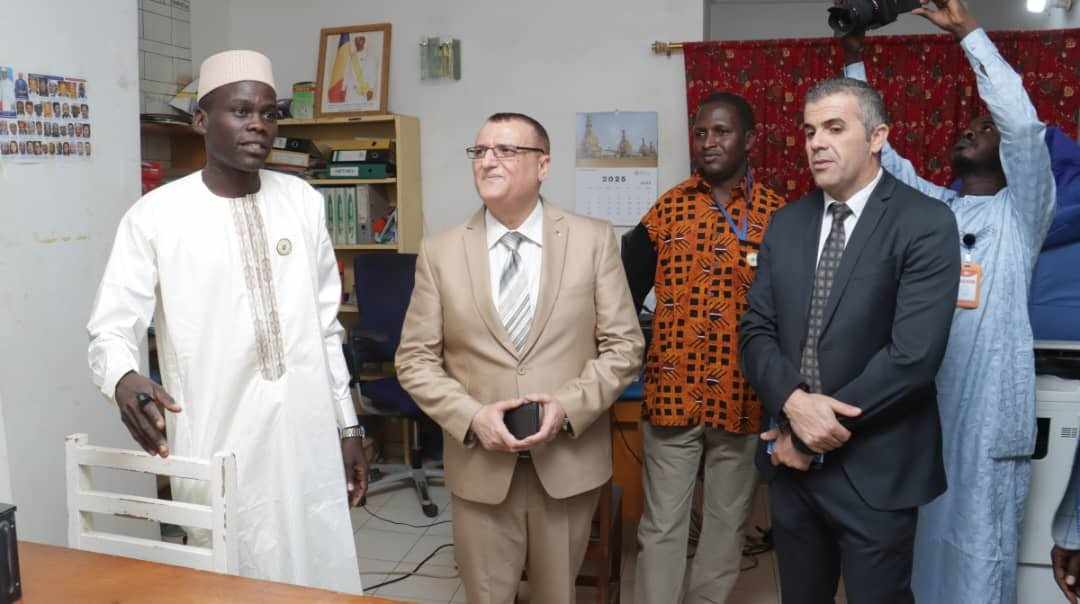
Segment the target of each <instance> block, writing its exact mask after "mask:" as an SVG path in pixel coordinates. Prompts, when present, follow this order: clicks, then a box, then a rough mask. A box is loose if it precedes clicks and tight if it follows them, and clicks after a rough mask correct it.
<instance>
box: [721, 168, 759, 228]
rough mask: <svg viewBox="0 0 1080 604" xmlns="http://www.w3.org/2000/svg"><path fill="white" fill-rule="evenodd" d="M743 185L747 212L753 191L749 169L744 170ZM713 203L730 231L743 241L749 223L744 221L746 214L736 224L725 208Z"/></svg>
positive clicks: (752, 178)
mask: <svg viewBox="0 0 1080 604" xmlns="http://www.w3.org/2000/svg"><path fill="white" fill-rule="evenodd" d="M744 186H745V187H746V193H745V196H746V213H747V214H749V213H750V196H751V195H752V194H753V191H754V176H753V175H752V174H751V173H750V170H749V169H747V171H746V183H745V184H744ZM713 205H714V206H715V207H716V209H717V210H720V213H721V214H723V215H724V218H726V219H727V223H728V226H730V227H731V232H733V233H735V236H736V237H738V238H739V241H741V242H745V241H746V235H747V232H748V231H749V225H748V224H747V223H746V214H744V215H743V217H742V221H741V222H742V224H741V225H737V224H735V219H734V218H732V217H731V214H730V213H728V211H727V208H725V207H724V206H722V205H720V204H718V203H715V202H714V203H713Z"/></svg>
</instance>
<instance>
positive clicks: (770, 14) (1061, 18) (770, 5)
mask: <svg viewBox="0 0 1080 604" xmlns="http://www.w3.org/2000/svg"><path fill="white" fill-rule="evenodd" d="M706 2H708V3H709V5H708V14H709V18H708V23H707V27H706V30H705V35H706V39H708V40H765V39H770V38H819V37H826V36H830V35H832V30H830V29H829V26H828V24H827V23H826V9H827V8H828V6H829V2H828V1H827V0H801V1H799V0H794V1H784V0H706ZM1024 5H1025V2H1024V0H968V6H969V7H970V10H971V12H972V13H973V14H974V15H975V18H976V19H978V20H979V23H980V24H981V25H983V26H984V27H985V28H986V29H987V30H1001V29H1059V28H1065V27H1080V7H1073V9H1072V10H1071V11H1070V12H1069V13H1065V12H1064V11H1062V10H1061V9H1048V10H1047V11H1046V13H1041V14H1036V13H1029V12H1027V10H1026V9H1025V8H1024ZM929 33H941V30H939V29H937V28H936V27H934V26H933V25H931V24H930V23H929V22H927V21H926V20H925V19H923V18H922V17H918V16H915V15H901V16H900V18H899V19H898V20H897V21H896V22H895V23H892V24H890V25H889V26H888V27H885V28H883V29H880V30H877V31H875V32H873V35H878V34H881V35H903V34H929Z"/></svg>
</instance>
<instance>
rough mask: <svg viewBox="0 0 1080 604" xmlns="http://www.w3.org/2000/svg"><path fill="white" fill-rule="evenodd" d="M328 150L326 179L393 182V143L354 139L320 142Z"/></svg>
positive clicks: (382, 139)
mask: <svg viewBox="0 0 1080 604" xmlns="http://www.w3.org/2000/svg"><path fill="white" fill-rule="evenodd" d="M323 143H324V144H325V145H326V146H327V147H328V148H329V150H330V162H329V163H328V164H327V172H326V176H327V178H360V179H382V178H393V177H394V174H395V170H394V149H393V146H394V141H393V140H392V139H389V138H354V139H345V140H335V141H323Z"/></svg>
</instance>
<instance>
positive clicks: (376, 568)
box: [356, 558, 398, 593]
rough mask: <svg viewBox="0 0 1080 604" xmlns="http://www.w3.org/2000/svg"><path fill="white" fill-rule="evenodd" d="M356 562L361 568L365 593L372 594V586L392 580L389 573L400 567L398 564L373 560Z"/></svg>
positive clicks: (361, 578) (361, 579) (363, 559)
mask: <svg viewBox="0 0 1080 604" xmlns="http://www.w3.org/2000/svg"><path fill="white" fill-rule="evenodd" d="M356 562H357V566H358V567H359V568H360V581H361V582H362V583H363V584H364V593H371V587H370V586H372V585H378V584H379V583H382V582H383V581H385V580H387V579H388V578H390V577H389V576H388V575H387V573H389V572H390V571H392V570H394V569H395V568H397V565H398V563H397V562H391V561H389V560H375V559H373V558H357V560H356Z"/></svg>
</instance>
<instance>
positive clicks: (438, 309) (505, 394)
mask: <svg viewBox="0 0 1080 604" xmlns="http://www.w3.org/2000/svg"><path fill="white" fill-rule="evenodd" d="M543 212H544V240H543V247H542V249H543V266H542V268H541V275H540V295H539V300H538V303H537V307H536V313H535V315H534V316H533V322H532V326H531V328H530V330H529V335H528V339H527V341H526V344H525V346H524V348H523V350H522V352H520V353H519V352H517V351H516V350H515V349H514V346H513V344H511V342H510V338H509V336H508V335H507V333H506V329H505V328H503V326H502V323H501V321H500V320H499V315H498V312H497V310H496V309H495V304H494V303H493V302H492V296H491V284H490V272H489V271H490V270H491V268H490V267H489V266H488V264H489V262H488V247H487V232H486V227H485V224H484V211H483V209H481V210H480V211H478V212H477V213H476V214H474V215H473V217H472V218H471V219H470V220H469V221H468V222H467V223H466V224H464V225H462V226H459V227H456V228H453V229H451V230H449V231H447V232H444V233H441V234H439V235H436V236H434V237H431V238H429V239H426V240H425V241H424V243H423V244H422V246H421V250H420V256H419V257H418V258H417V261H416V286H415V289H414V290H413V294H412V300H411V302H410V303H409V311H408V314H407V315H406V317H405V325H404V328H403V329H402V334H401V345H400V347H399V348H398V350H397V358H396V365H397V372H398V379H399V380H400V381H401V385H402V386H403V387H404V388H405V390H406V391H408V393H409V394H410V395H411V396H412V397H413V399H414V400H415V401H416V402H417V404H418V405H419V406H420V408H421V409H423V410H424V412H425V413H427V414H428V415H429V416H430V417H431V418H432V419H434V420H435V421H436V422H437V423H438V424H439V425H440V426H442V428H443V430H444V431H445V432H446V434H447V435H448V438H446V439H444V441H445V446H444V456H445V458H444V461H445V464H446V477H447V484H448V486H449V487H450V490H451V492H453V493H454V495H457V496H458V497H461V498H462V499H467V500H470V501H475V502H478V503H486V504H497V503H500V502H501V501H503V499H504V498H505V497H506V494H507V491H508V490H509V488H510V479H511V477H512V476H513V473H514V467H515V465H516V464H517V461H518V456H517V455H516V454H514V453H502V452H495V451H488V450H485V449H483V448H482V447H480V446H479V445H475V446H473V445H471V444H470V445H466V444H465V442H464V441H465V436H466V434H467V432H468V430H469V425H470V423H471V422H472V419H473V416H474V415H476V413H477V412H478V411H479V410H480V409H481V407H482V406H483V405H488V404H491V403H494V402H496V401H501V400H505V399H512V398H516V397H519V396H524V395H526V394H529V393H534V392H539V393H547V394H550V395H551V396H553V397H554V398H555V400H557V401H558V402H559V403H560V404H561V405H562V407H563V409H565V410H566V414H567V416H568V417H569V419H570V425H571V427H572V429H573V434H574V435H573V436H572V437H571V436H570V435H568V434H566V433H560V434H559V436H557V437H556V438H555V440H553V441H551V442H549V443H546V444H543V445H540V446H538V447H536V448H534V449H533V450H532V458H533V465H534V466H535V468H536V473H537V475H538V476H539V478H540V481H541V483H542V484H543V487H544V490H545V491H547V493H548V494H549V495H551V496H552V497H554V498H557V499H562V498H565V497H571V496H573V495H577V494H580V493H584V492H586V491H588V490H590V489H594V488H597V487H599V486H601V485H603V484H604V483H605V482H606V481H607V480H608V479H609V478H610V477H611V427H610V424H609V421H608V408H609V407H610V406H611V404H612V403H613V402H614V401H615V399H616V398H618V396H619V394H620V393H622V391H623V389H625V388H626V387H627V386H628V385H629V384H630V382H632V381H633V379H634V377H635V376H636V375H637V374H638V371H639V370H640V368H641V360H642V356H641V355H642V348H643V346H644V340H643V338H642V335H641V329H640V327H639V325H638V320H637V317H636V315H635V314H634V304H633V300H632V299H631V297H630V290H629V287H628V286H627V284H626V274H625V272H624V270H623V267H622V262H621V260H620V257H619V246H618V242H617V241H616V239H615V232H614V230H613V229H612V228H611V225H610V224H608V223H607V222H603V221H599V220H594V219H591V218H585V217H582V216H577V215H575V214H571V213H569V212H565V211H563V210H561V209H559V208H558V207H556V206H555V205H553V204H551V203H550V202H544V204H543Z"/></svg>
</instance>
